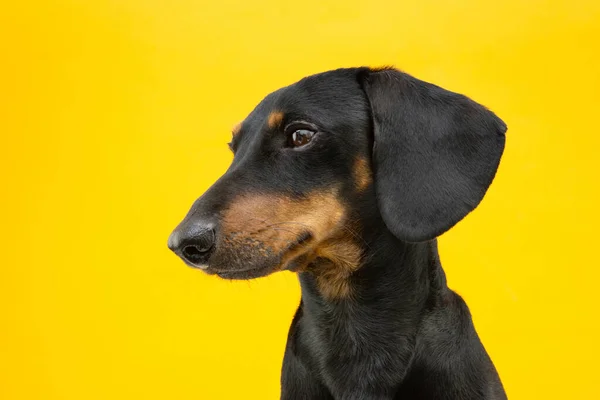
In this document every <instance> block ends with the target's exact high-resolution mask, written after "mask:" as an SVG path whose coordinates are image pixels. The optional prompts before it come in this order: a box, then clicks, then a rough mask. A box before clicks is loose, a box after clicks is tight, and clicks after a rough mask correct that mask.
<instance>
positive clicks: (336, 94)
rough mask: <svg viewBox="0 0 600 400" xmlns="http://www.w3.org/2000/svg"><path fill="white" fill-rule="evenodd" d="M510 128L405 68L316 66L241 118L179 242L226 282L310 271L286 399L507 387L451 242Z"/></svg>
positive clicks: (453, 394)
mask: <svg viewBox="0 0 600 400" xmlns="http://www.w3.org/2000/svg"><path fill="white" fill-rule="evenodd" d="M506 130H507V127H506V124H505V123H504V122H503V121H502V120H501V119H500V118H498V117H497V116H496V115H495V114H494V113H492V112H491V111H489V110H488V109H486V108H485V107H483V106H482V105H479V104H478V103H476V102H474V101H472V100H471V99H469V98H468V97H465V96H463V95H460V94H457V93H453V92H450V91H448V90H445V89H443V88H440V87H438V86H436V85H433V84H431V83H427V82H424V81H421V80H419V79H416V78H414V77H412V76H411V75H408V74H406V73H404V72H401V71H399V70H397V69H395V68H393V67H384V68H379V69H374V68H369V67H359V68H341V69H336V70H332V71H327V72H323V73H319V74H316V75H312V76H309V77H306V78H304V79H302V80H300V81H298V82H296V83H294V84H292V85H290V86H287V87H284V88H282V89H279V90H277V91H275V92H273V93H271V94H269V95H268V96H267V97H265V98H264V99H263V100H262V101H261V102H260V103H259V104H258V106H256V108H255V109H254V110H253V111H252V112H251V113H250V114H249V115H248V117H247V118H246V119H245V120H244V121H243V122H241V123H240V124H239V125H237V126H236V127H235V128H234V129H233V135H232V140H231V143H229V146H230V148H231V150H232V152H233V154H234V156H233V161H232V163H231V165H230V167H229V169H228V170H227V171H226V172H225V174H224V175H223V176H222V177H221V178H220V179H218V180H217V181H216V182H215V183H214V184H213V185H212V186H211V187H210V188H209V189H208V190H207V191H206V192H205V193H204V195H202V196H201V197H200V198H199V199H198V200H196V202H195V203H194V204H193V205H192V207H191V209H190V211H189V213H188V214H187V216H186V217H185V218H184V219H183V221H182V222H181V223H180V224H179V225H178V226H177V228H176V229H175V230H174V231H173V233H172V234H171V236H170V237H169V241H168V246H169V248H170V249H171V250H172V251H174V252H175V253H176V254H177V255H178V256H179V257H181V258H182V259H183V261H185V263H186V264H188V265H189V266H191V267H194V268H199V269H201V270H203V271H204V272H205V273H207V274H214V275H217V276H219V277H221V278H225V279H253V278H258V277H262V276H267V275H269V274H272V273H274V272H277V271H292V272H294V273H297V274H298V278H299V281H300V286H301V292H302V297H301V301H300V305H299V307H298V310H297V312H296V314H295V316H294V318H293V321H292V323H291V327H290V330H289V334H288V338H287V345H286V350H285V354H284V360H283V367H282V372H281V399H284V400H292V399H294V400H296V399H297V400H311V399H336V400H337V399H340V400H354V399H356V400H359V399H360V400H371V399H373V400H375V399H381V400H383V399H436V400H437V399H440V400H442V399H444V400H459V399H460V400H467V399H468V400H476V399H482V400H483V399H486V400H492V399H493V400H499V399H506V394H505V391H504V389H503V385H502V383H501V380H500V378H499V376H498V373H497V371H496V369H495V367H494V365H493V363H492V361H491V359H490V357H489V356H488V354H487V352H486V350H485V349H484V347H483V345H482V343H481V342H480V339H479V337H478V335H477V333H476V331H475V328H474V326H473V322H472V319H471V316H470V313H469V309H468V307H467V305H466V303H465V302H464V301H463V299H462V298H461V297H460V296H459V295H457V294H456V293H455V292H453V291H452V290H450V289H449V288H448V286H447V284H446V277H445V273H444V271H443V269H442V266H441V264H440V260H439V256H438V251H437V239H436V238H437V237H438V236H439V235H441V234H442V233H444V232H446V231H447V230H448V229H450V228H451V227H452V226H454V225H455V224H456V223H457V222H459V221H460V220H461V219H463V218H464V217H465V216H466V215H467V214H468V213H469V212H471V211H472V210H473V209H474V208H475V207H476V206H477V205H478V204H479V203H480V202H481V200H482V199H483V197H484V195H485V193H486V192H487V189H488V187H489V186H490V184H491V182H492V180H493V179H494V176H495V175H496V171H497V169H498V166H499V163H500V158H501V156H502V153H503V150H504V143H505V132H506Z"/></svg>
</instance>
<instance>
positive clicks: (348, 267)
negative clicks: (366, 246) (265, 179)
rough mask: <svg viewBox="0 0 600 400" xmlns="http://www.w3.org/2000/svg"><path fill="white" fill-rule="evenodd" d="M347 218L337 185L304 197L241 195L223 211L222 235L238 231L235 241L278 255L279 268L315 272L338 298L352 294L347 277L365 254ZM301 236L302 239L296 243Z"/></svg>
mask: <svg viewBox="0 0 600 400" xmlns="http://www.w3.org/2000/svg"><path fill="white" fill-rule="evenodd" d="M346 223H347V221H346V209H345V207H344V206H343V205H342V204H341V203H340V201H339V200H338V190H337V189H334V190H330V191H327V192H315V193H313V194H311V195H309V196H307V197H306V198H303V199H292V198H289V197H285V196H276V195H255V196H249V195H244V196H240V197H239V198H238V199H237V200H236V201H234V202H233V204H232V205H231V206H230V207H229V208H228V209H227V211H226V212H225V214H224V215H223V224H222V229H223V234H224V235H226V236H232V235H233V236H235V237H236V240H235V242H236V243H240V241H239V239H238V238H244V239H243V241H244V242H245V243H248V244H249V245H250V246H252V247H255V246H260V247H261V248H267V249H269V252H270V254H271V255H273V254H275V255H279V256H278V257H279V258H278V259H277V260H276V261H275V262H277V263H278V267H277V268H276V269H285V268H287V267H288V266H292V265H293V266H294V270H295V271H306V272H309V273H311V274H313V275H314V276H315V278H316V280H317V285H318V287H319V291H320V292H321V294H322V295H323V296H324V297H325V298H327V299H339V298H346V297H348V296H350V295H351V287H350V283H349V277H350V275H351V274H352V273H353V272H354V271H355V270H356V269H357V268H358V267H359V265H360V258H361V249H360V247H359V246H358V245H356V244H355V242H354V238H353V237H352V236H351V235H350V234H348V229H347V228H345V224H346ZM299 239H304V240H303V241H302V242H301V243H298V240H299ZM228 244H229V245H233V246H236V244H235V243H234V242H229V243H228ZM233 251H236V250H235V249H234V250H233ZM261 255H264V256H265V257H267V256H268V255H267V254H266V253H264V252H261ZM315 260H317V262H316V263H314V264H312V265H313V266H312V267H311V268H308V266H309V265H311V263H313V262H314V261H315Z"/></svg>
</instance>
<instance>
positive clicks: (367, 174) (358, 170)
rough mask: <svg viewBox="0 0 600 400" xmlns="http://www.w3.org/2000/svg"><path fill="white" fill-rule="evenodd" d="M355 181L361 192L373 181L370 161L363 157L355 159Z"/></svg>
mask: <svg viewBox="0 0 600 400" xmlns="http://www.w3.org/2000/svg"><path fill="white" fill-rule="evenodd" d="M354 182H355V184H356V189H358V191H359V192H362V191H364V190H365V189H366V188H367V187H369V185H370V184H371V183H372V182H373V176H372V173H371V168H370V167H369V162H368V161H367V160H366V159H364V158H362V157H359V158H357V159H356V161H354Z"/></svg>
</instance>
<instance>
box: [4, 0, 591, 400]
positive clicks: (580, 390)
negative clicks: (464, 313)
mask: <svg viewBox="0 0 600 400" xmlns="http://www.w3.org/2000/svg"><path fill="white" fill-rule="evenodd" d="M324 3H327V4H322V2H321V1H320V0H304V1H288V0H283V1H277V0H273V1H244V0H237V1H234V0H219V1H202V0H161V1H156V0H80V1H68V0H45V1H42V0H40V1H31V0H30V1H21V2H20V1H4V2H2V5H0V133H1V135H2V136H1V139H2V140H1V144H0V168H1V171H2V172H1V175H0V176H1V182H0V184H1V186H0V187H1V190H2V192H1V197H0V202H1V205H0V210H1V211H0V213H1V215H0V218H1V226H2V229H1V233H0V235H1V236H0V239H1V242H0V243H1V245H0V246H1V251H0V268H1V269H0V398H1V399H7V400H15V399H19V400H20V399H65V400H71V399H73V400H74V399H77V400H81V399H239V398H247V399H276V398H277V397H278V393H279V371H280V364H281V359H282V354H283V348H284V343H285V337H286V333H287V329H288V326H289V323H290V321H291V317H292V314H293V312H294V310H295V307H296V305H297V302H298V297H299V291H298V287H297V282H296V279H295V276H294V275H292V274H290V273H281V274H279V275H275V276H272V277H269V278H266V279H261V280H257V281H251V282H237V283H233V282H227V281H220V280H218V279H217V278H213V277H207V276H205V275H203V274H202V273H201V272H198V271H195V270H192V269H189V268H187V267H185V266H184V264H183V263H182V262H181V261H180V260H178V259H177V258H176V257H175V256H174V255H173V254H171V253H170V252H169V251H168V250H167V247H166V241H167V236H168V234H169V233H170V231H171V229H172V228H173V227H174V226H175V225H176V224H177V223H178V222H179V220H180V219H181V218H182V217H183V216H184V214H185V213H186V212H187V210H188V207H189V206H190V205H191V203H192V201H193V200H194V199H195V198H197V197H198V196H199V195H200V194H201V193H202V192H203V191H204V190H205V189H206V188H207V187H208V186H209V185H210V184H211V182H213V181H214V180H215V179H216V178H217V177H218V176H219V175H220V174H221V173H222V172H224V170H225V168H226V167H227V165H228V163H229V161H230V159H231V155H230V153H229V151H228V150H227V146H226V142H227V141H228V139H229V135H230V133H229V132H230V128H231V126H232V125H234V124H235V123H236V122H238V121H239V120H241V119H242V118H243V117H245V115H246V114H247V113H248V112H249V111H250V110H251V109H252V108H253V107H254V105H255V104H256V103H257V102H258V101H260V100H261V99H262V97H263V96H264V95H266V94H267V93H269V92H270V91H272V90H274V89H277V88H279V87H280V86H283V85H286V84H289V83H292V82H294V81H295V80H297V79H299V78H301V77H303V76H305V75H308V74H311V73H315V72H319V71H322V70H326V69H332V68H336V67H340V66H356V65H363V64H368V65H381V64H395V65H396V66H398V67H400V68H402V69H404V70H405V71H407V72H409V73H412V74H414V75H416V76H417V77H419V78H421V79H425V80H429V81H432V82H434V83H436V84H439V85H441V86H443V87H446V88H448V89H451V90H455V91H459V92H462V93H465V94H467V95H469V96H471V97H472V98H474V99H475V100H476V101H478V102H481V103H483V104H485V105H487V106H489V107H490V108H492V109H493V110H494V111H495V112H497V113H498V115H500V116H501V117H502V118H503V119H504V120H505V121H506V122H507V124H508V126H509V130H508V134H507V148H506V152H505V155H504V158H503V161H502V163H501V167H500V171H499V174H498V176H497V179H496V181H495V182H494V184H493V185H492V188H491V190H490V191H489V192H488V196H487V197H486V199H485V200H484V202H483V203H482V205H481V206H480V207H479V209H478V210H476V211H475V212H474V213H473V214H471V215H470V216H469V217H468V218H467V219H465V220H464V221H463V222H462V223H460V224H459V225H458V226H456V227H455V228H454V229H453V230H452V231H451V232H450V233H448V234H446V235H444V236H443V237H442V238H441V240H440V243H441V244H440V246H441V256H442V260H443V263H444V265H445V269H446V272H447V273H448V277H449V283H450V285H451V287H452V288H454V289H455V290H457V291H458V292H459V293H460V294H461V295H463V296H464V297H465V299H466V300H467V302H468V304H469V305H470V307H471V310H472V312H473V315H474V319H475V323H476V326H477V329H478V331H479V333H480V335H481V337H482V340H483V341H484V343H485V345H486V347H487V349H488V350H489V352H490V354H491V356H492V358H493V360H494V362H495V364H496V366H497V368H498V370H499V372H500V374H501V377H502V379H503V381H504V384H505V387H506V389H507V391H508V394H509V397H510V398H511V399H597V398H600V390H599V389H600V383H598V382H599V381H598V372H599V371H598V358H599V357H600V350H599V346H598V344H597V342H598V340H599V338H600V329H599V328H598V325H599V324H598V305H599V303H600V302H599V301H598V292H599V290H598V281H599V279H600V272H599V268H598V267H599V263H598V254H597V251H596V250H597V246H598V244H597V241H596V239H597V231H598V226H599V223H600V220H599V218H598V212H597V208H598V206H599V204H600V198H599V196H598V184H599V179H598V172H599V168H598V157H599V155H598V151H599V150H598V149H599V146H600V132H599V126H600V125H599V123H598V113H599V112H600V111H599V110H600V102H599V98H600V94H599V93H600V78H599V75H600V73H599V71H600V46H599V45H598V43H599V41H600V2H598V1H595V0H590V1H573V0H571V1H550V0H547V1H541V0H536V1H532V0H529V1H521V0H505V1H489V2H484V1H479V0H461V1H425V0H418V1H416V0H415V1H410V2H408V1H392V0H390V1H387V2H372V3H369V2H366V1H358V0H339V1H334V2H324Z"/></svg>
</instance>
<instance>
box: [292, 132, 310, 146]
mask: <svg viewBox="0 0 600 400" xmlns="http://www.w3.org/2000/svg"><path fill="white" fill-rule="evenodd" d="M314 135H315V132H313V131H310V130H308V129H298V130H296V131H294V133H292V137H291V142H292V143H291V144H292V146H293V147H302V146H304V145H307V144H308V143H309V142H310V141H311V140H312V138H313V136H314Z"/></svg>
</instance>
